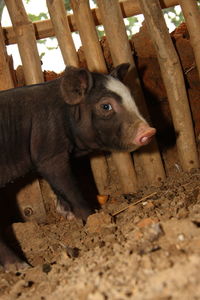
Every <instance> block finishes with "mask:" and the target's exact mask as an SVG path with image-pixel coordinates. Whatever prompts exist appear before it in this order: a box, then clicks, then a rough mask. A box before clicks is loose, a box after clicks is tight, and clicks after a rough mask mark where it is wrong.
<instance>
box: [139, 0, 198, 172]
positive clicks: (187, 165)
mask: <svg viewBox="0 0 200 300" xmlns="http://www.w3.org/2000/svg"><path fill="white" fill-rule="evenodd" d="M140 6H141V9H142V11H143V14H144V16H145V21H146V24H147V27H148V29H149V34H150V37H151V39H152V41H153V43H154V45H155V49H156V52H157V57H158V60H159V64H160V68H161V73H162V78H163V81H164V84H165V88H166V91H167V95H168V100H169V104H170V109H171V113H172V118H173V123H174V127H175V131H176V133H177V140H176V142H177V150H178V154H179V159H180V162H181V165H182V168H183V170H186V171H189V170H190V169H192V168H197V167H198V166H199V162H198V155H197V149H196V144H195V137H194V130H193V126H192V118H191V112H190V108H189V104H188V99H187V94H186V89H185V83H184V78H183V74H182V70H181V65H180V61H179V58H178V55H177V53H176V51H175V49H174V46H173V43H172V40H171V38H170V36H169V33H168V29H167V27H166V24H165V21H164V17H163V14H162V10H161V7H160V3H159V0H151V1H148V0H140Z"/></svg>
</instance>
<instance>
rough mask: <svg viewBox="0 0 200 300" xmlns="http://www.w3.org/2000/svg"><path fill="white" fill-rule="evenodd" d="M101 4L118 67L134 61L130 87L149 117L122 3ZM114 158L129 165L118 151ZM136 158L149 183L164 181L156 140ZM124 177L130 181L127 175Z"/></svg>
mask: <svg viewBox="0 0 200 300" xmlns="http://www.w3.org/2000/svg"><path fill="white" fill-rule="evenodd" d="M97 3H98V7H99V9H100V13H101V18H102V21H103V25H104V29H105V33H106V36H107V41H108V44H109V48H110V51H111V56H112V60H113V63H114V65H115V66H116V65H118V64H121V63H125V62H129V63H130V64H131V66H132V70H131V72H130V76H129V78H128V83H129V87H130V88H132V92H133V95H134V98H135V99H138V100H137V102H140V110H141V111H142V114H143V115H144V116H145V117H148V112H147V108H146V104H145V100H144V96H143V93H142V89H141V86H140V82H139V77H138V74H137V70H136V67H135V63H134V61H133V56H132V53H131V48H130V45H129V41H128V38H127V34H126V29H125V26H124V22H123V17H122V13H121V10H120V6H119V4H118V3H117V1H115V0H109V1H107V0H97ZM113 159H114V161H115V163H116V164H117V165H118V168H119V169H121V168H125V163H124V164H123V163H121V162H120V160H119V158H118V155H117V153H116V154H114V156H113ZM134 159H135V160H138V163H139V165H140V166H141V167H142V168H143V170H144V172H145V174H146V177H147V179H148V183H149V184H158V183H160V182H161V181H162V180H164V178H165V172H164V168H163V164H162V160H161V157H160V153H159V150H158V148H157V144H156V141H155V139H154V141H152V143H151V144H150V145H148V146H146V147H145V151H144V148H141V150H139V151H138V154H137V155H135V156H134ZM121 179H122V180H124V181H126V180H127V177H124V178H121Z"/></svg>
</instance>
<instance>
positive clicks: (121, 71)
mask: <svg viewBox="0 0 200 300" xmlns="http://www.w3.org/2000/svg"><path fill="white" fill-rule="evenodd" d="M129 67H130V64H129V63H124V64H121V65H119V66H117V67H116V68H115V69H114V70H112V72H111V73H110V75H111V76H113V77H115V78H117V79H119V80H121V81H123V79H124V77H125V76H126V74H127V72H128V68H129Z"/></svg>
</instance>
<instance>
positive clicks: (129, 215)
mask: <svg viewBox="0 0 200 300" xmlns="http://www.w3.org/2000/svg"><path fill="white" fill-rule="evenodd" d="M199 181H200V171H199V170H193V171H192V172H191V173H178V174H177V177H176V178H175V177H174V178H169V179H168V180H167V181H166V182H164V183H163V184H162V185H161V187H159V188H155V187H144V188H143V190H140V191H139V192H138V193H137V194H132V195H130V194H129V195H118V196H112V197H110V198H109V199H108V201H107V202H106V203H105V204H104V205H103V206H102V208H101V210H100V211H99V212H97V213H96V214H94V215H91V216H90V217H89V219H88V221H87V224H86V225H83V224H82V222H81V221H79V220H76V219H74V220H71V221H67V220H65V219H63V218H62V217H60V216H58V215H56V214H55V215H54V216H52V217H51V218H50V219H49V223H48V224H41V225H38V224H36V223H35V222H27V223H14V224H13V225H12V226H11V228H8V232H10V230H12V232H13V233H14V235H15V237H16V239H15V241H14V240H11V241H10V243H11V244H12V246H13V247H15V249H16V250H17V249H19V248H20V249H21V250H22V251H23V253H24V255H25V257H26V259H27V261H28V262H29V263H30V264H31V265H32V268H30V269H27V270H25V271H24V270H22V271H19V272H7V273H5V272H4V271H3V270H2V269H1V270H0V299H1V300H11V299H12V300H14V299H19V300H25V299H34V300H39V299H40V300H41V299H48V300H53V299H58V300H59V299H81V300H82V299H83V300H86V299H92V300H93V299H97V300H106V299H142V300H144V299H199V294H200V274H199V264H200V185H199ZM146 196H148V197H147V198H145V197H146ZM16 240H17V242H16Z"/></svg>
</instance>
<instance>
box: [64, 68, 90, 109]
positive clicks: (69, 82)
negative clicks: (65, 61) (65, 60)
mask: <svg viewBox="0 0 200 300" xmlns="http://www.w3.org/2000/svg"><path fill="white" fill-rule="evenodd" d="M92 84H93V80H92V74H91V73H90V72H89V71H87V70H86V69H78V68H75V67H66V69H65V73H64V76H63V78H62V80H61V93H62V96H63V98H64V101H65V102H66V103H67V104H70V105H75V104H79V103H80V102H81V101H83V100H84V98H85V96H86V94H87V93H88V92H89V90H90V89H91V87H92Z"/></svg>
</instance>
